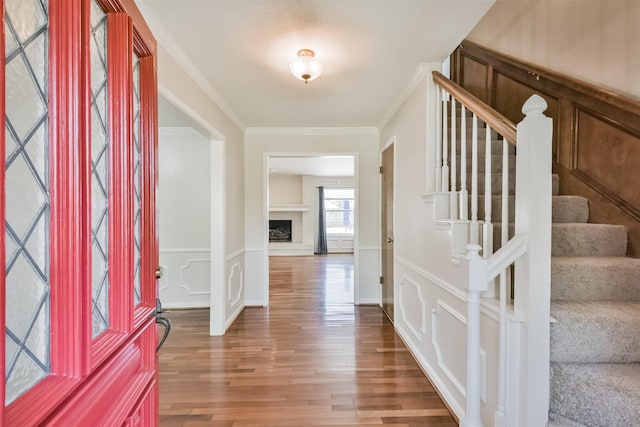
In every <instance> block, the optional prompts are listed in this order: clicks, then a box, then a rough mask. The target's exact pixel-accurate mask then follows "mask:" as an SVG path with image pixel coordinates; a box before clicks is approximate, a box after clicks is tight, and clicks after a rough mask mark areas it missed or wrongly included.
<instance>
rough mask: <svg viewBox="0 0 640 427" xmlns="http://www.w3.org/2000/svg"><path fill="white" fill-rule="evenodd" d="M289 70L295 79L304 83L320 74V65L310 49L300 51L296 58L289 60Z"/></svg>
mask: <svg viewBox="0 0 640 427" xmlns="http://www.w3.org/2000/svg"><path fill="white" fill-rule="evenodd" d="M289 68H290V69H291V73H293V75H294V76H295V77H296V78H298V79H300V80H304V82H305V83H307V82H308V81H309V80H313V79H315V78H317V77H318V76H319V75H320V74H321V73H322V63H321V62H320V61H318V60H317V59H316V58H315V53H314V52H313V51H312V50H311V49H300V50H299V51H298V56H296V57H295V58H293V59H292V60H291V63H290V64H289Z"/></svg>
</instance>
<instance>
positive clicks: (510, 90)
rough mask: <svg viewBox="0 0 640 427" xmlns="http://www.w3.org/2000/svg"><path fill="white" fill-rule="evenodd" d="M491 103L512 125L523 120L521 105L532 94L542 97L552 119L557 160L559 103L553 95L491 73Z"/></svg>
mask: <svg viewBox="0 0 640 427" xmlns="http://www.w3.org/2000/svg"><path fill="white" fill-rule="evenodd" d="M493 82H494V83H493V96H492V98H493V102H492V107H493V108H495V109H496V110H498V111H500V112H501V113H502V114H504V115H505V116H507V118H508V119H509V120H511V121H513V122H514V123H519V122H520V121H522V119H524V114H523V113H522V104H524V103H525V101H526V100H527V99H529V97H530V96H531V95H533V94H538V95H540V96H542V97H543V98H544V99H545V101H547V104H548V107H547V111H545V114H546V115H547V116H549V117H551V118H552V119H553V125H554V132H553V143H552V148H553V159H554V160H555V159H557V153H558V144H557V137H556V135H557V127H558V126H557V125H558V108H559V107H558V105H559V101H558V98H556V97H555V96H553V95H550V94H548V93H545V92H542V91H540V90H537V89H535V88H533V87H531V86H530V85H528V84H526V83H523V82H521V81H518V80H516V79H514V78H512V77H510V76H508V75H506V74H504V73H501V72H500V71H495V72H494V73H493Z"/></svg>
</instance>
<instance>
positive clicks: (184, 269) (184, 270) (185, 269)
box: [179, 258, 211, 295]
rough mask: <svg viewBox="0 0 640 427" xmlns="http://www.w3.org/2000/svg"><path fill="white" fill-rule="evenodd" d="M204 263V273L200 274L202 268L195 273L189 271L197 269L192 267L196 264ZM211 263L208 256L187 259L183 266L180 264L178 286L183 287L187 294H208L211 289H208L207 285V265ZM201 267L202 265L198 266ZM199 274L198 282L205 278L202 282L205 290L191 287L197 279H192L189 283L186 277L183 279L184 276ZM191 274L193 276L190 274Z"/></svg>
mask: <svg viewBox="0 0 640 427" xmlns="http://www.w3.org/2000/svg"><path fill="white" fill-rule="evenodd" d="M202 264H205V267H204V269H206V273H205V274H202V270H201V271H199V272H196V273H191V271H197V270H196V268H197V267H194V266H196V265H202ZM210 264H211V260H210V259H209V258H202V259H189V260H188V261H187V263H186V264H185V265H183V266H180V282H179V283H180V287H181V288H184V289H185V290H186V291H187V294H189V295H210V294H211V291H210V290H209V289H208V286H209V280H208V279H209V266H210ZM200 268H202V267H200ZM198 273H200V274H199V276H200V280H199V281H200V282H201V283H202V279H203V278H204V277H206V278H207V280H206V281H205V282H204V284H205V285H207V290H198V289H193V287H194V283H198V280H194V281H191V285H190V283H189V280H188V278H187V279H186V280H185V277H188V276H191V277H193V276H196V277H197V276H198ZM192 275H193V276H192Z"/></svg>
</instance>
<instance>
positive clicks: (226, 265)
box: [158, 44, 245, 334]
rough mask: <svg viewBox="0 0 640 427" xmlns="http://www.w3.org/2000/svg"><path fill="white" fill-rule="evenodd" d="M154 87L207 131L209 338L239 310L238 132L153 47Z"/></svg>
mask: <svg viewBox="0 0 640 427" xmlns="http://www.w3.org/2000/svg"><path fill="white" fill-rule="evenodd" d="M158 81H159V83H158V88H159V92H160V94H161V95H162V96H163V97H164V98H166V99H167V100H169V101H170V102H171V103H172V104H174V105H175V106H176V107H178V108H179V109H180V110H182V111H183V112H184V113H185V114H187V115H188V116H189V117H191V118H192V119H194V120H195V121H196V122H197V123H198V124H199V125H201V126H202V127H203V128H205V129H207V130H209V131H210V135H209V139H210V140H211V141H212V144H213V146H212V151H211V153H212V156H211V158H212V162H213V175H212V177H213V178H214V179H213V180H212V183H211V185H212V188H214V187H215V188H214V191H213V192H214V193H215V194H217V193H218V191H216V188H217V189H220V190H222V192H224V194H223V195H222V197H221V198H220V200H215V201H214V202H215V203H212V217H213V218H214V222H213V224H214V225H216V226H215V227H214V229H213V230H212V239H211V245H212V248H213V250H212V253H213V254H214V257H213V258H212V262H211V265H212V271H211V307H212V311H211V320H212V322H211V333H212V334H222V333H224V331H225V329H226V328H227V327H228V326H229V325H230V324H231V322H232V321H233V320H234V319H235V317H236V316H237V315H238V314H240V312H241V311H242V309H243V308H244V299H245V298H244V287H245V282H244V263H245V260H244V258H245V245H244V243H245V241H244V240H245V238H244V216H245V215H244V144H243V141H244V134H243V132H244V129H241V128H240V127H239V125H238V124H237V123H236V122H235V121H234V120H233V119H232V118H231V117H229V115H228V114H226V113H225V112H224V111H223V110H221V109H220V108H219V107H218V105H217V104H216V103H215V101H214V99H213V97H212V96H211V94H210V92H209V90H208V88H207V87H206V85H204V84H202V83H201V82H200V83H199V82H198V81H196V80H195V79H194V78H192V76H191V75H190V74H189V73H188V72H187V71H186V70H185V69H184V67H183V66H182V65H181V64H180V63H179V62H178V61H176V60H175V59H174V58H173V57H172V55H171V54H170V53H169V52H168V51H167V50H166V49H165V48H164V47H163V46H162V45H161V44H159V45H158Z"/></svg>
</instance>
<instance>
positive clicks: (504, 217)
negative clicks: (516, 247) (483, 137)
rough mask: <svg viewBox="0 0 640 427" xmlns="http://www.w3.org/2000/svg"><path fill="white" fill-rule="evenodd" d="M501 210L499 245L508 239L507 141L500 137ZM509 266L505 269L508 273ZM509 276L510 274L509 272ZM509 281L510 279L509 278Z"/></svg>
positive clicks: (509, 290) (509, 295)
mask: <svg viewBox="0 0 640 427" xmlns="http://www.w3.org/2000/svg"><path fill="white" fill-rule="evenodd" d="M500 197H501V199H502V205H501V206H502V212H501V214H500V216H501V218H500V224H501V229H500V247H502V246H504V245H505V244H506V243H507V241H508V240H509V141H507V140H506V139H505V138H504V137H503V138H502V195H501V196H500ZM510 271H511V267H509V268H508V269H507V273H510ZM508 277H509V278H510V277H511V275H510V274H509V276H508ZM509 281H511V280H510V279H509ZM507 298H509V299H511V289H510V287H509V289H507Z"/></svg>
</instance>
